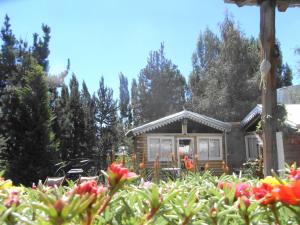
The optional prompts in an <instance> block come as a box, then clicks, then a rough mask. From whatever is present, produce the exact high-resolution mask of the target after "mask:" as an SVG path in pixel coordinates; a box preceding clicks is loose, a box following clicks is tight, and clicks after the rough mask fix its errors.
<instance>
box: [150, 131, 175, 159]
mask: <svg viewBox="0 0 300 225" xmlns="http://www.w3.org/2000/svg"><path fill="white" fill-rule="evenodd" d="M151 139H159V155H161V140H171V141H172V153H174V154H175V144H174V143H175V140H174V139H175V138H174V136H148V137H147V161H148V162H154V161H155V158H156V156H155V157H154V159H152V158H150V157H149V156H150V140H151ZM159 161H160V162H171V161H172V157H170V159H169V160H166V159H165V158H161V157H159Z"/></svg>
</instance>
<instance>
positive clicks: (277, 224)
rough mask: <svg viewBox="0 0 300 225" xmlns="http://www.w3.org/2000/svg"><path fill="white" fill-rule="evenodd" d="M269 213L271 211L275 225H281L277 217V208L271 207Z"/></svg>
mask: <svg viewBox="0 0 300 225" xmlns="http://www.w3.org/2000/svg"><path fill="white" fill-rule="evenodd" d="M271 211H272V213H273V215H274V218H275V224H276V225H281V223H280V220H279V217H278V212H277V208H276V206H275V205H274V204H273V205H272V206H271Z"/></svg>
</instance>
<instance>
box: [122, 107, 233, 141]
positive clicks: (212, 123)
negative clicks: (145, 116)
mask: <svg viewBox="0 0 300 225" xmlns="http://www.w3.org/2000/svg"><path fill="white" fill-rule="evenodd" d="M182 119H190V120H192V121H194V122H197V123H200V124H203V125H206V126H208V127H212V128H214V129H217V130H220V131H230V129H231V125H230V124H229V123H225V122H222V121H220V120H216V119H213V118H211V117H208V116H204V115H201V114H198V113H194V112H191V111H188V110H183V111H181V112H178V113H175V114H172V115H169V116H166V117H163V118H161V119H158V120H155V121H152V122H150V123H146V124H144V125H142V126H139V127H136V128H133V129H131V130H129V131H128V132H127V133H126V135H130V134H132V135H133V136H136V135H140V134H143V133H146V132H149V131H151V130H154V129H157V128H159V127H163V126H165V125H168V124H170V123H173V122H176V121H180V120H182Z"/></svg>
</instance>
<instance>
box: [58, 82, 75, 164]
mask: <svg viewBox="0 0 300 225" xmlns="http://www.w3.org/2000/svg"><path fill="white" fill-rule="evenodd" d="M55 115H56V122H57V127H56V129H55V134H56V138H57V140H58V141H59V150H60V151H59V153H60V159H61V160H62V161H67V160H69V159H70V158H71V154H72V139H71V131H72V124H71V115H70V95H69V89H68V87H67V86H66V85H63V86H62V89H61V94H60V96H59V98H58V101H57V107H56V108H55Z"/></svg>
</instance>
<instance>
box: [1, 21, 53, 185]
mask: <svg viewBox="0 0 300 225" xmlns="http://www.w3.org/2000/svg"><path fill="white" fill-rule="evenodd" d="M43 30H44V32H46V33H47V35H45V40H44V41H45V43H46V42H48V41H49V34H50V29H49V27H47V26H43ZM46 36H47V37H46ZM1 39H2V46H1V52H0V73H1V74H0V77H1V80H0V86H1V87H0V93H1V94H0V107H1V117H0V120H1V121H0V124H1V125H0V135H2V136H3V137H4V138H5V139H6V148H5V149H4V150H2V151H1V155H0V157H1V158H0V160H1V161H3V162H4V163H5V165H6V168H5V170H6V171H5V175H6V176H10V177H11V178H13V179H14V181H15V182H17V183H19V182H24V184H27V185H28V184H30V182H31V181H33V180H34V181H36V180H37V179H43V178H44V177H45V176H47V175H48V174H49V172H50V171H51V164H52V163H53V162H52V158H53V157H52V156H53V155H54V154H53V153H54V150H55V149H56V143H55V142H53V136H54V135H53V133H52V130H51V127H50V126H51V121H52V119H53V117H52V112H51V110H50V108H49V106H50V103H49V98H48V86H47V82H46V75H45V74H44V71H43V69H42V67H40V65H38V63H39V62H41V61H40V60H39V59H40V58H39V57H38V56H37V55H35V56H33V53H32V51H31V50H32V49H31V48H29V47H28V45H27V43H26V42H24V41H23V40H21V39H20V40H17V39H16V38H15V36H14V34H13V32H12V30H11V25H10V22H9V18H8V16H6V17H5V21H4V26H3V28H2V29H1ZM40 43H41V42H40ZM44 51H47V52H48V44H45V46H44ZM47 57H48V54H44V55H43V60H44V61H47ZM37 62H38V63H37ZM41 66H43V65H41ZM28 177H30V179H28Z"/></svg>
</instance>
